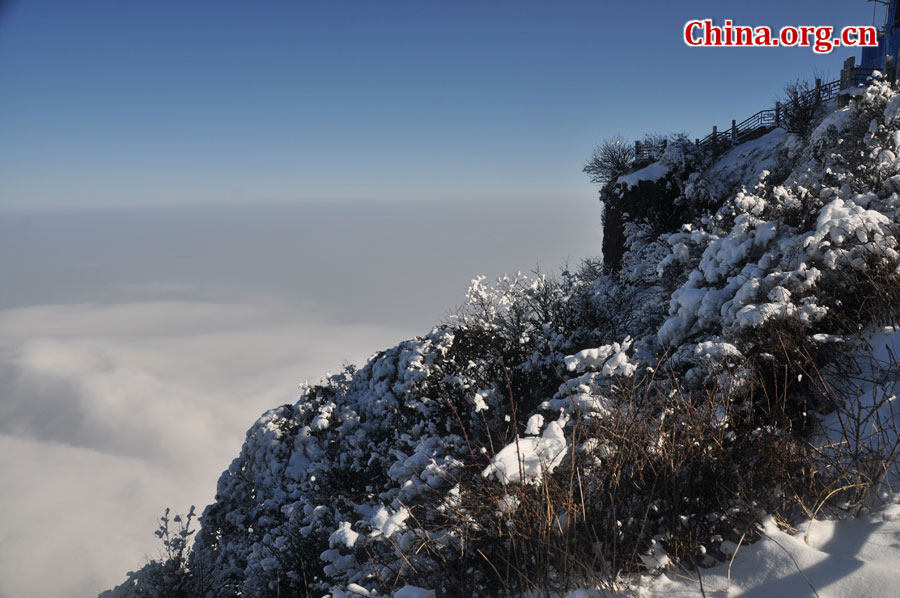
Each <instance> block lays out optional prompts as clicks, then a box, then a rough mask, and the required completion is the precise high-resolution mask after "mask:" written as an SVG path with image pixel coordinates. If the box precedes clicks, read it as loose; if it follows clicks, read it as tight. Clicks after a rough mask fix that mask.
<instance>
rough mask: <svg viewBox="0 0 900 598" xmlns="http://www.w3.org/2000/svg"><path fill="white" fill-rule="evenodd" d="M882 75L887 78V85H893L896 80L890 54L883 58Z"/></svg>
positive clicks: (892, 58) (892, 59)
mask: <svg viewBox="0 0 900 598" xmlns="http://www.w3.org/2000/svg"><path fill="white" fill-rule="evenodd" d="M884 75H885V76H886V77H887V80H888V83H893V82H894V81H895V80H896V78H897V73H896V68H895V65H894V57H893V56H891V55H890V54H888V55H887V56H885V57H884Z"/></svg>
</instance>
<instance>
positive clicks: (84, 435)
mask: <svg viewBox="0 0 900 598" xmlns="http://www.w3.org/2000/svg"><path fill="white" fill-rule="evenodd" d="M409 334H410V331H402V330H398V329H396V328H395V329H388V328H384V327H380V326H361V325H340V324H337V323H333V322H328V320H327V319H323V318H321V317H314V316H313V315H311V314H309V313H307V312H305V311H303V310H301V309H298V308H296V307H292V306H289V305H286V304H281V303H277V302H272V301H260V302H258V303H210V302H200V301H196V302H188V301H166V302H159V301H157V302H134V303H125V304H114V305H100V304H77V305H46V306H34V307H27V308H19V309H7V310H2V311H0V339H2V340H0V388H2V399H0V480H3V483H2V485H0V504H2V505H3V507H4V508H3V510H2V511H0V530H2V531H0V580H3V581H2V582H0V596H4V597H13V596H32V597H36V598H39V597H44V596H46V597H51V596H90V595H96V593H97V592H99V591H100V590H102V589H104V588H107V587H111V586H112V585H114V584H116V583H118V582H120V581H122V580H123V579H124V575H125V573H126V572H127V571H129V570H133V569H135V568H137V567H139V566H140V565H141V564H143V562H145V560H146V556H154V555H155V554H156V551H157V549H158V548H159V545H158V542H157V540H156V538H154V537H153V531H154V530H155V526H156V518H157V517H159V516H160V514H161V512H162V510H163V509H164V508H165V507H166V506H171V507H172V508H173V509H174V510H176V511H186V510H187V509H188V507H189V506H190V505H191V504H196V505H197V506H198V509H202V507H203V506H204V505H205V504H207V503H208V502H210V501H211V500H212V498H213V496H214V493H215V482H216V479H217V477H218V474H219V472H221V471H222V470H223V469H224V468H225V467H227V465H228V463H229V462H230V460H231V459H232V458H234V457H235V456H236V455H237V453H238V451H239V449H240V445H241V442H242V441H243V435H244V431H245V430H246V429H247V428H248V427H249V426H250V424H252V422H253V421H254V419H255V418H256V417H257V416H258V415H259V414H260V413H262V412H263V411H264V410H266V409H268V408H271V407H274V406H277V405H279V404H282V403H289V402H293V401H294V400H296V396H295V392H293V389H295V388H296V386H297V384H298V383H299V382H302V381H303V380H305V379H307V378H308V379H310V381H311V382H314V381H316V380H318V379H319V377H321V375H322V374H323V373H325V371H326V370H329V369H331V370H332V371H333V370H336V369H337V368H339V367H340V366H341V364H342V362H343V361H344V360H349V361H351V362H357V363H359V362H362V361H364V360H365V358H366V357H367V356H368V355H367V353H369V352H372V351H374V350H376V349H378V348H381V347H384V346H388V345H390V344H393V343H395V342H397V341H399V340H401V339H402V338H404V337H405V336H409ZM49 572H52V574H49Z"/></svg>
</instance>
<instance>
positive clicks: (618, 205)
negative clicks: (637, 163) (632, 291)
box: [601, 174, 686, 270]
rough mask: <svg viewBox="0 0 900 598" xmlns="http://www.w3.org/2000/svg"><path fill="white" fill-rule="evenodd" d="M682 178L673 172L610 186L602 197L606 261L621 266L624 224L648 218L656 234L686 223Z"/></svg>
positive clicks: (617, 267)
mask: <svg viewBox="0 0 900 598" xmlns="http://www.w3.org/2000/svg"><path fill="white" fill-rule="evenodd" d="M679 183H680V181H679V180H678V178H677V177H676V176H674V175H673V174H666V175H665V176H664V177H663V178H661V179H656V180H647V179H640V180H638V181H637V182H636V184H634V185H632V184H630V183H628V182H621V183H618V184H616V185H614V186H613V187H612V188H607V189H605V190H604V192H603V194H602V197H601V199H602V201H603V263H604V264H605V265H606V266H607V267H608V268H610V269H611V270H618V269H619V267H620V266H621V264H622V256H623V255H624V254H625V251H626V249H627V246H626V240H627V239H626V235H625V224H626V223H627V222H645V223H647V225H648V226H649V229H650V231H652V233H653V234H655V235H661V234H663V233H671V232H675V231H676V230H678V229H679V228H681V225H682V224H684V223H685V221H686V220H685V218H686V209H685V206H684V205H683V204H680V203H679V202H678V199H679V198H680V197H682V190H681V185H680V184H679Z"/></svg>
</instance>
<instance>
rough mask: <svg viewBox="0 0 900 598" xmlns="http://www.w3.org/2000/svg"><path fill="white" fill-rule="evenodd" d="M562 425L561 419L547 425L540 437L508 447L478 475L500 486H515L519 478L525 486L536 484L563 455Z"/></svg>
mask: <svg viewBox="0 0 900 598" xmlns="http://www.w3.org/2000/svg"><path fill="white" fill-rule="evenodd" d="M565 425H566V421H565V419H562V420H560V421H555V422H550V423H549V424H547V428H546V429H545V430H544V434H543V435H542V436H541V437H540V438H535V437H530V436H529V437H525V438H519V439H518V440H516V441H515V442H512V443H510V444H508V445H507V446H505V447H504V448H503V449H501V450H500V452H498V453H497V454H496V455H495V456H494V458H493V460H492V461H491V464H490V465H488V466H487V467H486V468H485V470H484V471H483V472H482V474H481V475H483V476H485V477H487V476H494V477H495V478H496V479H497V481H498V482H500V483H503V484H508V483H513V484H515V483H518V482H519V481H521V480H523V479H524V480H525V481H526V482H529V483H538V482H540V481H541V478H542V477H543V475H544V474H546V473H550V472H552V471H553V470H554V469H555V468H556V467H557V466H558V465H559V464H560V463H561V462H562V460H563V458H564V457H565V456H566V448H567V445H566V435H565V432H564V428H565ZM522 476H524V478H523V477H522Z"/></svg>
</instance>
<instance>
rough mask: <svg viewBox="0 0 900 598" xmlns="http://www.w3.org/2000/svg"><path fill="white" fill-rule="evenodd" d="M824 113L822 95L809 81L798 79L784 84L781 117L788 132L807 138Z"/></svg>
mask: <svg viewBox="0 0 900 598" xmlns="http://www.w3.org/2000/svg"><path fill="white" fill-rule="evenodd" d="M823 113H824V101H823V100H822V96H821V94H819V93H817V92H816V87H815V86H814V85H811V84H810V82H809V81H806V80H801V79H797V80H796V81H792V82H791V83H788V84H787V85H785V86H784V99H783V101H782V107H781V119H782V122H783V123H784V128H785V130H786V131H787V132H788V133H793V134H795V135H797V136H798V137H800V138H802V139H807V138H808V137H809V134H810V133H812V130H813V129H814V128H815V126H816V125H817V124H818V122H819V120H821V118H822V116H823Z"/></svg>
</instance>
